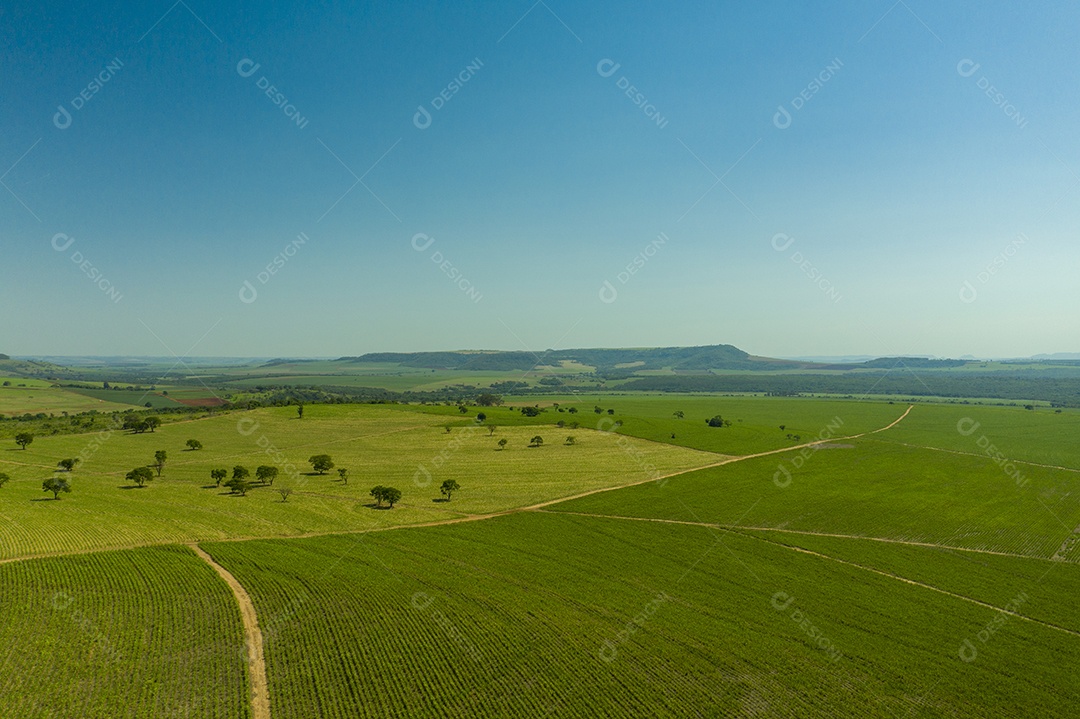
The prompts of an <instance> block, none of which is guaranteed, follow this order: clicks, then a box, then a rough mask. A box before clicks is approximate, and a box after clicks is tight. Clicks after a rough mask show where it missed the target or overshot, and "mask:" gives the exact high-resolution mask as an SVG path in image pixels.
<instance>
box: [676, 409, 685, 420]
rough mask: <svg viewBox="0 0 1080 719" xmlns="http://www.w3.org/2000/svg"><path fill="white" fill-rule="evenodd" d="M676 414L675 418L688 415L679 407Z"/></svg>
mask: <svg viewBox="0 0 1080 719" xmlns="http://www.w3.org/2000/svg"><path fill="white" fill-rule="evenodd" d="M674 415H675V419H682V418H683V417H685V416H686V413H685V412H683V411H682V410H681V409H677V410H675V412H674Z"/></svg>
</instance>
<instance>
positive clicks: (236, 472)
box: [225, 464, 251, 487]
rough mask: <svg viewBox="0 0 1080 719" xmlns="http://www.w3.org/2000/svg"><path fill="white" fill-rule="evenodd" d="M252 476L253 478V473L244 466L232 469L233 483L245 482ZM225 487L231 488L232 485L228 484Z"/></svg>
mask: <svg viewBox="0 0 1080 719" xmlns="http://www.w3.org/2000/svg"><path fill="white" fill-rule="evenodd" d="M250 476H251V471H250V470H249V469H248V468H247V467H244V466H242V465H239V464H238V465H236V466H235V467H233V468H232V481H234V482H235V481H237V480H241V481H242V480H245V479H247V478H248V477H250ZM225 486H226V487H229V486H231V485H230V484H226V485H225Z"/></svg>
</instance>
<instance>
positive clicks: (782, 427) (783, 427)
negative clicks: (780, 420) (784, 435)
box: [780, 424, 787, 432]
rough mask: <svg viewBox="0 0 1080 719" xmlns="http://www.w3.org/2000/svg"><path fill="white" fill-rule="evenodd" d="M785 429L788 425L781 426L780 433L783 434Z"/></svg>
mask: <svg viewBox="0 0 1080 719" xmlns="http://www.w3.org/2000/svg"><path fill="white" fill-rule="evenodd" d="M785 429H787V425H786V424H782V425H780V431H781V432H783V431H784V430H785Z"/></svg>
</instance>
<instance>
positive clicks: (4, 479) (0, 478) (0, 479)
mask: <svg viewBox="0 0 1080 719" xmlns="http://www.w3.org/2000/svg"><path fill="white" fill-rule="evenodd" d="M10 481H11V477H9V476H7V475H6V474H4V473H3V472H0V488H3V486H4V485H5V484H7V483H8V482H10Z"/></svg>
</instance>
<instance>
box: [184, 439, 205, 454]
mask: <svg viewBox="0 0 1080 719" xmlns="http://www.w3.org/2000/svg"><path fill="white" fill-rule="evenodd" d="M187 448H188V449H190V450H191V451H192V452H198V451H199V450H200V449H202V442H200V441H199V440H197V439H189V440H188V441H187Z"/></svg>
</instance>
